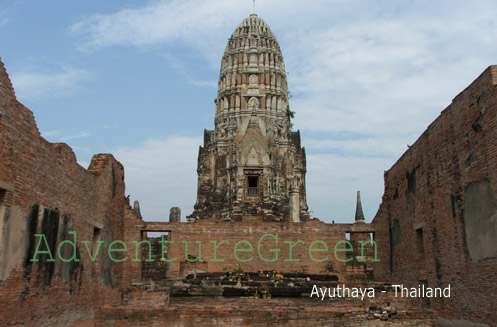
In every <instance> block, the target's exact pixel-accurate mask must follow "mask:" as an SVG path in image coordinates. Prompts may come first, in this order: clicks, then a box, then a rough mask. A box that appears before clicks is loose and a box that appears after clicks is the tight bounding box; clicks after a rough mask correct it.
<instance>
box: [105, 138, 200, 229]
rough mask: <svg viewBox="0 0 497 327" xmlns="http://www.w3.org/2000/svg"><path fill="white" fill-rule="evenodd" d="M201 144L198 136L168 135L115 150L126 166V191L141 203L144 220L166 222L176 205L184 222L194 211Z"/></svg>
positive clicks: (116, 155) (114, 152)
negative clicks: (198, 156)
mask: <svg viewBox="0 0 497 327" xmlns="http://www.w3.org/2000/svg"><path fill="white" fill-rule="evenodd" d="M201 141H202V138H201V137H199V136H198V137H196V136H193V137H192V136H169V137H167V138H163V139H149V140H147V141H146V142H144V143H143V144H141V145H139V146H136V147H127V148H120V149H117V150H116V151H113V154H114V156H115V158H116V159H117V160H119V161H120V162H121V163H122V164H123V165H124V169H125V174H126V192H127V194H130V195H131V199H132V200H133V201H134V200H139V201H140V206H141V210H142V215H143V216H144V219H145V220H153V221H161V220H162V221H164V220H166V221H167V219H168V217H169V209H170V208H171V207H173V206H178V207H180V208H181V210H182V220H184V219H185V216H187V215H189V214H191V213H192V212H193V205H194V204H195V200H196V191H197V171H196V169H197V155H198V147H199V145H200V144H201Z"/></svg>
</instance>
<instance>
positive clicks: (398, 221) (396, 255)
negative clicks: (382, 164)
mask: <svg viewBox="0 0 497 327" xmlns="http://www.w3.org/2000/svg"><path fill="white" fill-rule="evenodd" d="M475 122H477V124H476V125H477V126H475ZM496 140H497V66H490V67H488V68H487V69H486V70H485V71H484V72H483V73H482V74H481V75H480V76H479V77H478V78H477V79H476V80H475V81H474V82H473V83H472V84H471V85H470V86H468V87H467V88H466V89H465V90H464V91H463V92H461V93H460V94H459V95H458V96H457V97H455V98H454V100H453V101H452V103H451V105H450V106H448V107H447V108H446V109H445V110H443V111H442V113H441V114H440V116H439V117H438V118H437V119H436V120H435V121H434V122H433V123H432V124H431V125H430V126H429V127H428V129H427V130H426V131H425V132H424V133H423V134H422V135H421V136H420V137H419V138H418V140H417V141H416V142H415V143H414V144H413V145H412V146H411V147H410V148H409V149H408V150H407V151H406V152H405V153H404V154H403V155H402V157H401V158H400V159H399V161H397V162H396V163H395V164H394V165H393V166H392V168H390V169H389V170H388V171H387V172H385V176H384V177H385V193H384V195H383V203H382V204H381V206H380V209H379V211H378V213H377V214H376V217H375V219H374V221H373V225H375V226H376V228H375V229H376V231H377V232H376V240H377V242H378V247H379V248H381V249H383V251H381V255H380V256H381V258H380V259H381V262H380V263H378V264H377V265H376V266H375V277H376V278H381V279H384V280H388V279H389V278H390V280H392V281H393V282H395V283H403V284H405V285H413V286H417V285H421V284H423V285H429V286H432V287H446V286H447V285H449V284H450V285H452V287H453V291H452V292H451V296H450V298H435V299H430V301H429V305H430V306H431V307H432V308H434V309H436V310H439V312H440V315H441V316H442V317H444V318H450V319H454V320H467V321H472V322H474V323H485V324H489V325H491V326H494V325H495V321H497V311H496V310H495V303H496V301H497V298H496V294H497V273H496V272H497V252H496V247H495V239H496V237H497V234H496V233H497V225H496V224H497V221H496V219H497V214H496V208H497V198H496V190H497V174H496V172H497V141H496Z"/></svg>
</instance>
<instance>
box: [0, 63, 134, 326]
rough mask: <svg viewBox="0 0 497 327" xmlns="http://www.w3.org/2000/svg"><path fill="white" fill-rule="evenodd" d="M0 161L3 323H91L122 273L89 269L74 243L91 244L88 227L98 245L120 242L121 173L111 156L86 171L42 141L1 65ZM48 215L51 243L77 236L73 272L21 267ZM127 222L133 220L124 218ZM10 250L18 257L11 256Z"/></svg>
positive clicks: (105, 267)
mask: <svg viewBox="0 0 497 327" xmlns="http://www.w3.org/2000/svg"><path fill="white" fill-rule="evenodd" d="M0 155H1V156H0V188H2V189H3V190H2V192H3V193H4V197H3V199H0V200H1V203H0V213H3V215H2V217H0V219H2V220H6V221H7V223H4V224H3V225H0V228H2V227H3V230H2V231H0V247H1V249H0V256H2V257H1V258H0V263H1V265H2V266H3V268H2V269H4V270H3V271H4V272H5V273H6V274H7V275H6V276H5V277H6V278H5V279H4V280H0V294H2V295H1V296H0V321H2V324H3V325H5V324H6V325H19V324H27V325H33V326H41V325H54V324H61V325H63V324H65V323H69V322H71V321H75V320H78V319H85V318H89V317H92V315H93V307H94V306H98V305H100V304H102V303H104V302H105V303H113V302H115V300H116V299H117V295H118V292H117V291H116V289H117V288H118V287H119V286H121V280H122V271H123V266H122V265H118V264H112V263H111V262H109V261H108V260H107V261H106V260H105V259H103V260H100V258H101V257H102V256H99V259H97V261H96V262H95V263H91V262H90V259H89V256H88V253H87V252H86V251H87V250H86V248H85V246H84V245H82V244H81V243H79V242H80V241H81V240H89V241H91V240H92V238H93V235H94V231H95V228H102V230H101V231H100V239H101V240H104V241H106V242H108V241H112V240H115V239H123V238H124V233H123V230H124V228H123V227H124V222H123V221H124V216H125V210H126V211H131V209H130V208H129V203H128V201H127V200H126V199H125V196H124V187H125V186H124V169H123V167H122V165H121V164H120V163H119V162H117V161H116V160H115V159H114V158H113V157H112V155H108V154H102V155H96V156H94V157H93V159H92V162H91V165H90V168H89V170H86V169H84V168H83V167H81V166H80V165H78V163H77V162H76V158H75V155H74V153H73V151H72V150H71V148H70V147H69V146H67V145H66V144H63V143H56V144H52V143H49V142H47V141H46V140H45V139H43V138H42V137H41V136H40V133H39V131H38V128H37V126H36V123H35V120H34V117H33V113H32V112H31V111H30V110H29V109H27V108H26V107H24V106H23V105H22V104H21V103H19V102H17V101H16V99H15V95H14V93H13V89H12V86H11V83H10V81H9V79H8V75H7V73H6V72H5V70H4V67H3V64H1V62H0ZM2 185H3V186H2ZM6 186H9V187H8V188H9V189H5V188H6ZM10 186H11V187H10ZM36 205H37V206H38V208H39V211H38V214H37V215H36V214H35V215H34V216H35V217H34V220H33V221H34V222H33V224H32V225H31V226H28V225H29V222H28V221H27V217H28V213H29V212H30V210H31V209H32V208H33V206H36ZM47 213H51V214H53V215H54V217H57V219H55V220H53V224H54V225H53V226H52V227H53V228H52V227H50V226H49V227H50V228H49V229H47V230H49V231H50V232H51V233H52V232H53V233H54V235H53V237H54V239H55V240H56V242H57V244H59V243H60V241H62V240H63V238H62V236H64V235H66V236H67V232H68V231H71V230H72V231H76V232H77V245H78V250H79V254H80V259H81V262H80V263H79V265H74V266H67V265H66V264H64V263H62V262H61V261H60V260H57V261H56V262H55V263H54V264H53V265H52V266H50V265H49V264H47V263H46V262H40V265H39V264H37V263H30V262H29V260H27V261H26V256H27V255H26V251H27V249H28V248H29V247H30V246H31V249H32V250H33V248H32V246H33V244H35V245H36V243H37V242H38V238H34V236H33V234H34V233H40V232H41V231H43V230H44V228H45V227H44V226H45V225H46V224H47V219H48V218H47V217H48V216H46V214H47ZM7 218H8V219H7ZM128 219H136V217H134V216H133V215H129V214H128ZM64 233H65V234H64ZM19 235H21V236H20V237H17V236H19ZM14 237H17V238H16V239H12V238H14ZM16 246H17V247H18V248H19V249H21V250H20V251H17V252H16ZM43 249H44V248H43ZM51 250H52V253H53V254H54V256H56V251H55V249H51ZM100 251H101V252H103V251H104V246H102V248H101V250H100ZM15 253H17V254H15ZM19 253H20V255H19ZM31 253H33V252H31ZM28 259H29V258H28ZM40 261H43V260H40ZM7 262H10V266H9V265H7V264H6V263H7ZM69 265H71V263H69ZM6 267H7V268H6ZM47 276H48V277H47Z"/></svg>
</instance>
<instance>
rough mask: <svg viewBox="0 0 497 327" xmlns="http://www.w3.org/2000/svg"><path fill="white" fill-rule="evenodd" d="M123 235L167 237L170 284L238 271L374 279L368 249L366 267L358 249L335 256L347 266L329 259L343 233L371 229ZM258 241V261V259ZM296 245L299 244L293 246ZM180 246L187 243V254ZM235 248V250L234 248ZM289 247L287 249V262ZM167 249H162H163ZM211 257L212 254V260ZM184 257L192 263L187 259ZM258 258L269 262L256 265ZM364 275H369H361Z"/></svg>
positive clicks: (305, 227) (180, 227)
mask: <svg viewBox="0 0 497 327" xmlns="http://www.w3.org/2000/svg"><path fill="white" fill-rule="evenodd" d="M128 229H129V232H127V233H128V234H127V235H132V234H131V233H132V232H133V231H134V232H135V234H134V235H135V237H140V236H139V235H140V234H139V231H140V230H142V231H144V232H145V231H156V232H157V231H167V232H170V237H171V240H172V241H173V242H174V243H172V244H171V245H170V255H169V258H168V259H169V260H173V259H175V258H176V260H174V261H172V262H171V263H170V268H169V269H170V270H169V277H172V278H177V277H184V276H186V275H188V274H191V273H195V272H199V273H200V272H230V271H231V272H233V271H235V270H236V269H238V267H240V268H241V269H242V270H243V271H245V272H257V271H260V270H261V269H262V270H274V271H277V272H282V273H283V274H285V273H309V274H328V275H336V276H338V277H339V278H340V280H341V281H351V280H354V281H357V280H358V279H361V278H362V279H361V281H368V279H369V278H372V276H373V272H372V271H371V269H374V265H375V262H372V259H373V258H372V257H371V254H372V251H371V247H370V244H367V245H366V246H365V251H364V253H365V256H366V259H365V260H366V261H367V262H357V257H358V256H359V254H360V252H361V251H360V245H357V244H356V247H355V248H354V249H353V250H355V252H354V253H355V254H356V255H353V258H351V257H350V255H352V254H353V253H352V252H353V251H350V252H340V251H338V252H337V255H338V257H339V258H340V259H341V260H346V259H349V260H350V261H349V262H347V263H345V262H341V261H339V260H337V259H336V258H335V255H334V247H335V245H336V244H337V243H339V242H341V241H345V240H346V238H347V233H351V234H354V233H359V234H367V235H369V234H370V233H373V232H374V229H373V227H372V226H371V225H370V224H326V223H323V222H321V221H319V220H317V219H315V220H309V221H306V222H302V223H288V222H286V223H278V222H265V223H264V224H254V223H249V222H220V221H209V220H199V221H196V222H194V223H160V222H146V223H143V224H141V225H137V226H129V228H128ZM142 234H143V233H142ZM269 234H270V235H269ZM265 235H266V236H265ZM273 236H274V237H276V236H277V238H278V240H277V241H276V239H275V238H274V237H273ZM261 239H262V240H261ZM138 240H140V239H138ZM165 240H166V239H165ZM128 241H129V240H128ZM259 241H260V252H261V255H259V253H258V245H259ZM299 241H301V242H300V243H298V244H297V242H299ZM315 241H322V242H324V243H325V244H326V246H327V248H328V249H327V250H326V251H323V252H317V251H316V252H312V255H313V258H314V259H312V258H310V256H309V248H310V246H311V244H312V243H313V242H315ZM184 242H188V244H187V246H188V248H187V250H188V252H187V253H186V251H185V250H186V249H185V243H184ZM213 242H215V243H213ZM222 242H223V243H222ZM226 242H228V243H226ZM288 242H291V243H288ZM302 242H303V244H302ZM221 243H222V244H221ZM237 243H239V244H238V245H237ZM249 243H250V244H249ZM290 245H292V255H291V256H290ZM166 246H167V245H166V244H164V247H166ZM215 246H217V248H216V251H214V250H215ZM235 246H237V248H238V249H247V250H249V249H250V248H251V249H252V251H246V252H244V251H240V252H237V256H238V258H237V257H235V254H234V248H235ZM135 247H136V244H130V245H128V255H129V258H128V261H127V263H126V265H127V266H128V267H133V269H135V270H134V271H135V276H136V277H135V280H139V279H140V277H139V276H140V275H139V274H140V273H139V271H140V269H139V268H138V267H137V266H139V265H140V264H141V263H140V262H132V261H131V259H132V258H134V257H135V252H134V251H135V250H134V249H135ZM141 247H142V251H143V250H144V251H143V252H140V253H145V252H146V251H148V245H147V244H143V245H142V246H141ZM199 247H200V248H201V258H202V260H203V261H202V262H201V261H200V260H198V261H195V259H196V258H197V257H198V255H199ZM345 247H346V245H345V244H343V243H342V244H341V245H339V249H342V250H343V249H344V248H345ZM312 248H313V249H322V250H324V249H325V246H324V245H323V244H322V243H320V242H318V243H316V244H314V245H313V246H312ZM156 249H157V248H156ZM272 249H275V250H276V251H278V250H279V252H277V255H278V259H277V260H274V259H275V258H276V252H275V251H271V250H272ZM378 251H380V249H378ZM214 252H216V253H215V254H214ZM187 254H188V256H189V259H190V260H191V261H193V262H189V261H188V260H187V259H186V257H187ZM156 255H157V254H156ZM261 256H262V257H263V258H264V259H266V260H268V261H264V260H263V259H261ZM251 258H252V259H251ZM214 259H215V260H214ZM289 259H292V260H293V261H290V260H289ZM325 259H326V260H325ZM221 260H222V261H221ZM271 260H274V261H271ZM296 260H298V261H296ZM270 261H271V262H270ZM319 261H321V262H319ZM366 270H367V273H368V274H369V275H368V274H366ZM352 277H354V278H352Z"/></svg>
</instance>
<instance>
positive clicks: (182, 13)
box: [71, 0, 247, 65]
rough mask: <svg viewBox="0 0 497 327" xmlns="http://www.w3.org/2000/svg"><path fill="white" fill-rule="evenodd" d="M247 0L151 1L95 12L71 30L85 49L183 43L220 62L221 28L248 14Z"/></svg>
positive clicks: (222, 42)
mask: <svg viewBox="0 0 497 327" xmlns="http://www.w3.org/2000/svg"><path fill="white" fill-rule="evenodd" d="M244 3H245V4H246V3H247V1H241V0H237V1H236V0H229V1H226V0H211V1H202V0H192V1H183V0H181V1H180V0H173V1H152V2H149V3H147V4H146V5H144V6H143V7H140V8H128V9H122V10H120V11H118V12H115V13H112V14H107V15H103V14H97V15H93V16H91V17H88V18H86V19H84V20H82V21H80V22H77V23H75V24H74V25H72V27H71V30H72V32H73V33H74V34H75V35H77V36H81V37H82V42H81V44H80V46H81V48H82V49H84V50H94V49H99V48H103V47H107V46H115V45H119V46H135V47H139V48H149V47H152V48H153V47H155V46H158V45H171V46H172V45H177V44H183V45H187V46H189V47H192V48H194V49H197V50H199V51H200V52H201V53H202V55H203V56H205V57H206V58H207V59H208V60H209V61H210V62H211V63H215V64H216V65H217V63H218V62H219V61H220V58H219V54H218V53H219V51H222V48H224V46H225V45H226V44H225V42H226V39H227V38H228V37H229V35H223V34H222V31H224V30H226V29H227V28H228V29H231V28H233V26H236V24H237V23H238V22H237V21H238V20H239V19H240V18H239V17H243V16H244V15H245V14H246V12H247V6H244V5H243V4H244ZM213 49H217V50H218V51H213Z"/></svg>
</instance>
